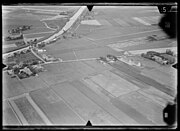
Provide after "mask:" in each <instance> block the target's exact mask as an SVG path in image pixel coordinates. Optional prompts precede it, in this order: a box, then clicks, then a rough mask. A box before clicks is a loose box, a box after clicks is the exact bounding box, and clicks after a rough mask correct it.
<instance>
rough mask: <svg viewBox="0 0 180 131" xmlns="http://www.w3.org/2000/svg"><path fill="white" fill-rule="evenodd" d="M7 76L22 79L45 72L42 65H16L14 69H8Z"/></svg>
mask: <svg viewBox="0 0 180 131" xmlns="http://www.w3.org/2000/svg"><path fill="white" fill-rule="evenodd" d="M6 70H7V74H8V75H10V76H11V77H15V76H18V77H19V78H20V79H23V78H28V77H30V76H35V75H37V74H38V73H39V72H42V71H44V68H43V67H42V66H41V65H39V64H38V65H33V64H32V65H27V64H24V63H21V64H16V65H14V66H12V67H7V69H6Z"/></svg>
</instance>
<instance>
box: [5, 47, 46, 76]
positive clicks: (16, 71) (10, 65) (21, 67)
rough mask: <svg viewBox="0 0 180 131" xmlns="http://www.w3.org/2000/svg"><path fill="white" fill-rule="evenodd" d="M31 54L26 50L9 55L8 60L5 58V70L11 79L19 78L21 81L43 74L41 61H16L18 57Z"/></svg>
mask: <svg viewBox="0 0 180 131" xmlns="http://www.w3.org/2000/svg"><path fill="white" fill-rule="evenodd" d="M29 52H31V50H30V49H24V50H22V51H18V52H15V53H11V54H9V55H7V56H6V58H4V60H5V63H6V65H7V67H6V68H5V69H4V70H6V71H7V73H8V74H9V75H10V76H11V77H15V76H18V77H19V78H20V79H23V78H27V77H30V76H35V75H37V74H38V73H39V72H42V71H43V67H42V66H41V65H40V63H41V61H40V60H38V59H27V60H24V61H21V60H18V61H20V62H17V61H16V60H17V59H16V57H17V56H20V55H22V54H25V53H29ZM22 57H23V56H22ZM30 57H31V56H30Z"/></svg>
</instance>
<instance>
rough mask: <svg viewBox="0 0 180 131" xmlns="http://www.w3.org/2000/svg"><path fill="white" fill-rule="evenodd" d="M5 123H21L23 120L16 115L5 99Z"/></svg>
mask: <svg viewBox="0 0 180 131" xmlns="http://www.w3.org/2000/svg"><path fill="white" fill-rule="evenodd" d="M3 117H4V119H3V125H14V126H15V125H17V126H18V125H21V122H20V121H19V120H18V119H17V117H16V116H15V114H14V112H13V110H12V108H11V107H10V105H9V104H8V101H3Z"/></svg>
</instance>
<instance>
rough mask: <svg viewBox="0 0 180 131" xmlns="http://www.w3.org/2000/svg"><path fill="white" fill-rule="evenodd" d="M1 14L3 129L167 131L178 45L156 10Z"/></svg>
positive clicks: (30, 9)
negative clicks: (145, 130) (161, 130)
mask: <svg viewBox="0 0 180 131" xmlns="http://www.w3.org/2000/svg"><path fill="white" fill-rule="evenodd" d="M2 10H3V11H2V12H3V38H6V39H4V40H3V45H2V46H3V52H4V53H3V64H5V65H6V68H4V70H3V74H2V75H3V125H4V126H9V125H16V126H34V125H35V126H37V125H38V126H39V125H40V126H49V125H50V126H52V125H53V126H85V125H86V124H87V122H88V121H90V122H91V124H92V125H94V126H108V127H109V126H110V127H112V126H121V127H123V126H152V127H153V126H165V125H167V123H166V122H165V121H164V116H163V110H164V108H165V107H166V106H167V104H168V103H175V99H176V97H177V69H176V68H174V67H173V65H174V64H176V63H177V40H176V38H169V37H168V35H167V34H166V33H165V32H164V31H163V30H162V29H161V28H160V27H159V26H158V23H159V21H160V20H161V17H163V14H160V13H159V11H158V8H157V7H156V6H94V8H93V10H92V11H91V12H90V11H89V10H88V9H87V8H86V7H85V6H19V7H17V6H3V8H2ZM71 18H73V19H71ZM22 26H24V27H23V28H26V27H27V28H26V29H24V30H22V28H21V27H22ZM13 32H15V33H14V34H16V35H17V34H18V33H19V34H22V35H23V38H22V39H18V40H14V37H15V35H14V34H13ZM12 36H13V37H12ZM21 41H23V44H24V45H23V44H22V43H21ZM17 42H19V43H17ZM21 45H22V46H21Z"/></svg>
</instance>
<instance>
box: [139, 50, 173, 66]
mask: <svg viewBox="0 0 180 131" xmlns="http://www.w3.org/2000/svg"><path fill="white" fill-rule="evenodd" d="M141 56H142V57H144V58H147V59H150V60H153V61H156V62H157V63H159V64H162V65H169V64H173V63H175V62H176V59H175V57H174V53H173V52H172V51H171V50H166V52H165V53H159V52H155V51H148V52H147V53H142V54H141Z"/></svg>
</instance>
